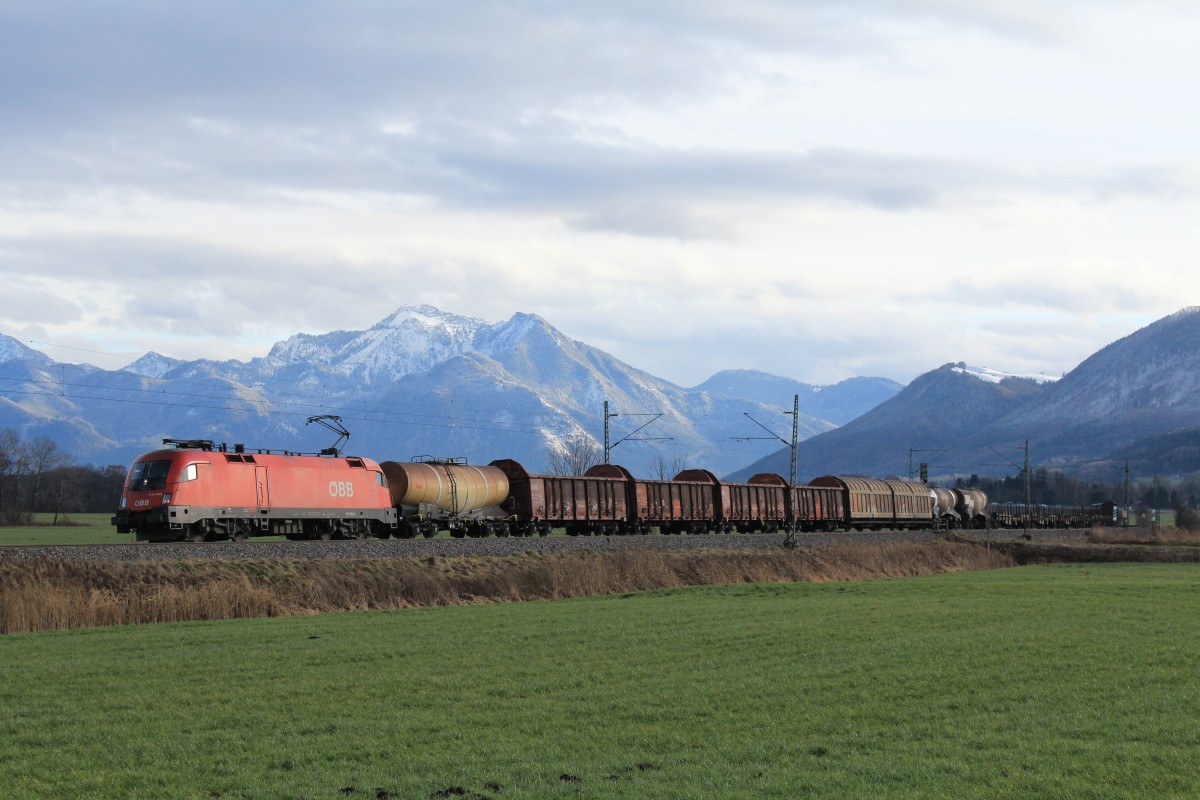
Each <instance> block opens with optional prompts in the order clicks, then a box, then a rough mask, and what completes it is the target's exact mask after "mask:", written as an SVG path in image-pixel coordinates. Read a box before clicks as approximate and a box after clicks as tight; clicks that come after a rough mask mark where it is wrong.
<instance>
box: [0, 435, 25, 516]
mask: <svg viewBox="0 0 1200 800" xmlns="http://www.w3.org/2000/svg"><path fill="white" fill-rule="evenodd" d="M27 456H28V453H27V451H26V448H25V443H24V442H22V441H21V434H19V433H17V432H16V431H15V430H13V429H12V428H5V429H4V430H2V431H0V522H15V521H16V520H17V516H18V506H19V502H20V500H19V498H20V494H21V479H22V478H23V477H24V476H25V474H26V473H27V471H28V461H29V460H28V457H27Z"/></svg>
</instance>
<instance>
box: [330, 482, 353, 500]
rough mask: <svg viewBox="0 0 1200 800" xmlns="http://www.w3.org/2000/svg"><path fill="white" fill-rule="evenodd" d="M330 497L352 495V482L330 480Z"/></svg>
mask: <svg viewBox="0 0 1200 800" xmlns="http://www.w3.org/2000/svg"><path fill="white" fill-rule="evenodd" d="M329 496H330V497H354V484H353V483H350V482H349V481H330V482H329Z"/></svg>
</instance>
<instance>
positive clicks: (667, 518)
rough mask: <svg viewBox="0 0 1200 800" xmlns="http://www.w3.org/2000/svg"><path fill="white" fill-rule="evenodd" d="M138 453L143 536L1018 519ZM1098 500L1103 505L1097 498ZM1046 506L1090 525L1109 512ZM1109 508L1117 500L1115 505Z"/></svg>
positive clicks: (963, 502) (757, 492)
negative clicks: (1061, 510) (1068, 512)
mask: <svg viewBox="0 0 1200 800" xmlns="http://www.w3.org/2000/svg"><path fill="white" fill-rule="evenodd" d="M163 444H165V445H170V447H168V448H165V449H161V450H155V451H153V452H150V453H146V454H144V455H141V456H138V458H137V459H135V461H134V462H133V465H132V466H131V467H130V470H129V475H128V479H127V481H126V484H125V488H124V490H123V492H122V494H121V498H120V505H119V508H118V510H117V513H116V516H114V517H113V519H112V521H113V524H114V525H115V526H116V528H117V531H118V532H120V533H130V532H132V533H134V534H135V537H136V539H137V540H138V541H179V540H191V541H196V542H201V541H216V540H234V541H241V540H243V539H246V538H248V537H253V536H286V537H287V538H288V539H365V538H368V537H376V538H382V539H386V538H389V537H392V536H396V537H400V538H412V537H416V536H425V537H431V536H434V535H435V534H437V533H438V532H439V531H442V530H448V531H450V533H451V534H452V535H453V536H456V537H463V536H491V535H495V536H533V535H540V536H545V535H547V534H549V533H550V531H551V529H553V528H562V529H565V531H566V532H567V533H568V534H571V535H623V534H645V533H651V532H653V531H654V530H656V529H657V530H658V531H659V532H661V533H664V534H683V533H707V532H714V533H716V532H720V533H733V532H738V533H752V532H775V531H780V530H789V529H792V530H799V531H805V532H811V531H838V530H860V531H861V530H883V529H904V528H913V529H928V528H933V529H945V528H984V527H988V526H990V525H993V524H1002V525H1011V526H1014V527H1020V526H1021V525H1020V524H1019V519H1018V518H1019V515H1016V514H1014V513H1013V512H1012V510H1011V509H1009V508H1008V507H1004V513H1003V514H1001V515H994V514H992V513H991V512H990V510H989V507H988V500H987V495H985V494H984V493H983V492H982V491H979V490H976V489H943V488H937V487H929V486H927V485H925V484H923V483H917V482H913V481H904V480H878V479H874V478H863V477H850V476H838V475H829V476H824V477H820V478H816V479H814V480H812V481H810V482H809V483H808V484H807V485H803V486H795V487H789V485H788V482H787V481H786V480H784V479H783V478H782V477H780V476H778V475H775V474H771V473H763V474H759V475H755V476H754V477H752V478H750V480H749V481H748V482H746V483H731V482H727V481H721V480H719V479H718V478H717V477H716V476H715V475H713V473H711V472H709V471H708V470H704V469H689V470H684V471H683V472H680V473H679V474H678V475H676V476H675V478H674V479H673V480H643V479H639V478H634V477H633V476H632V475H631V474H630V473H629V471H628V470H626V469H625V468H623V467H620V466H616V465H613V464H601V465H597V466H595V467H592V468H591V469H590V470H588V472H587V473H586V474H584V475H582V476H560V475H537V474H533V473H530V472H528V471H527V470H526V469H525V468H524V467H522V466H521V465H520V464H519V463H517V462H516V461H513V460H511V459H500V460H497V461H493V462H492V463H491V464H489V465H488V466H473V465H470V464H467V463H466V462H465V460H462V459H447V460H438V459H432V458H420V459H414V460H412V461H409V462H399V461H384V462H382V463H377V462H375V461H372V460H371V459H368V458H360V457H355V456H341V455H340V454H338V452H337V451H336V450H328V451H325V452H324V453H322V454H320V455H304V454H299V453H290V452H286V451H285V452H277V451H270V450H255V451H249V450H247V449H246V448H245V447H244V446H242V445H234V446H233V447H232V448H229V447H227V446H226V445H224V444H222V445H215V444H214V443H213V442H212V441H209V440H182V439H164V440H163ZM1093 508H1095V507H1093ZM1076 511H1077V512H1078V513H1073V514H1072V515H1069V516H1068V515H1065V514H1064V515H1056V514H1050V513H1046V514H1045V515H1044V519H1045V520H1050V519H1054V520H1061V521H1062V522H1063V526H1070V525H1083V526H1090V525H1092V524H1098V523H1099V522H1101V521H1102V518H1103V510H1096V511H1090V510H1089V509H1079V510H1076ZM1109 515H1110V516H1111V509H1110V510H1109Z"/></svg>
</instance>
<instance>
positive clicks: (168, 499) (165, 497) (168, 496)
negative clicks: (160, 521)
mask: <svg viewBox="0 0 1200 800" xmlns="http://www.w3.org/2000/svg"><path fill="white" fill-rule="evenodd" d="M170 502H171V493H170V492H167V493H166V494H164V495H163V505H164V506H165V505H166V504H167V503H170Z"/></svg>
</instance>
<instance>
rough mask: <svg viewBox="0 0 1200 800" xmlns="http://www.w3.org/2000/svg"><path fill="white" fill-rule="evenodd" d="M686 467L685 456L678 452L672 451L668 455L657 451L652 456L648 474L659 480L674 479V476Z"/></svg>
mask: <svg viewBox="0 0 1200 800" xmlns="http://www.w3.org/2000/svg"><path fill="white" fill-rule="evenodd" d="M685 469H687V457H686V456H683V455H681V454H680V453H678V452H675V453H672V454H671V455H670V457H669V458H668V457H667V456H664V455H663V454H662V453H659V454H658V455H656V456H655V457H654V463H653V464H651V465H650V475H651V477H653V478H657V479H658V480H660V481H669V480H674V478H675V476H676V475H678V474H679V473H681V472H683V471H684V470H685Z"/></svg>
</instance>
